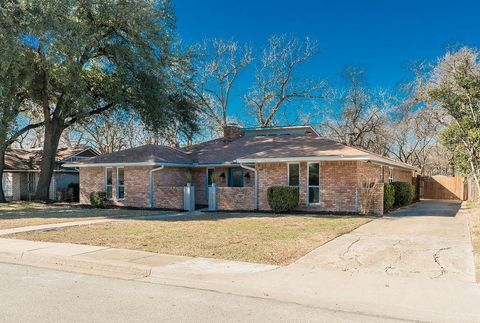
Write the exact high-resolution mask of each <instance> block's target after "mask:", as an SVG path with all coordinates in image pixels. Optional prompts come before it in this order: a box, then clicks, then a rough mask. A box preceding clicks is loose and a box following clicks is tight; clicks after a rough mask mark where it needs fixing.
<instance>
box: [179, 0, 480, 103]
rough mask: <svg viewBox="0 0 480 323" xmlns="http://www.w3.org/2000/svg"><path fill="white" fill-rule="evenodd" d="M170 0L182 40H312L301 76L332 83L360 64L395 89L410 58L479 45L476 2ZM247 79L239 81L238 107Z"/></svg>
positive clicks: (377, 83)
mask: <svg viewBox="0 0 480 323" xmlns="http://www.w3.org/2000/svg"><path fill="white" fill-rule="evenodd" d="M172 1H173V3H174V5H175V9H176V14H177V30H178V33H179V35H180V37H181V39H182V40H183V41H184V42H185V43H186V44H192V43H195V42H198V41H201V40H203V39H206V38H212V37H217V38H227V39H229V38H234V39H236V40H238V41H239V42H248V43H250V44H252V46H254V47H260V46H262V45H264V44H265V42H266V39H267V38H268V37H269V36H270V35H272V34H282V33H288V34H293V35H295V36H298V37H304V36H310V37H311V38H313V39H316V40H317V41H318V42H319V47H320V51H319V53H318V55H317V56H316V57H315V58H314V59H313V60H312V61H311V62H309V63H308V65H306V66H305V67H304V68H303V69H302V75H301V76H302V77H307V78H313V79H319V78H321V79H326V80H327V81H329V83H331V84H334V85H336V86H341V85H342V82H341V77H340V73H341V71H342V69H343V68H344V67H345V66H347V65H359V66H361V67H363V68H365V70H366V73H367V79H368V84H369V85H370V86H372V87H380V88H384V89H391V90H394V89H396V88H397V87H398V85H399V84H401V83H403V82H405V81H408V80H409V79H410V78H411V76H412V75H411V73H410V72H409V67H410V66H411V65H412V64H414V63H415V62H418V61H423V60H430V61H431V60H434V59H436V58H437V57H439V56H441V55H442V54H443V53H444V52H445V50H446V49H447V48H450V47H452V46H459V45H469V46H480V28H479V25H478V13H479V12H480V1H460V0H456V1H445V0H440V1H438V0H437V1H433V0H428V1H421V0H417V1H412V0H408V1H387V0H385V1H380V0H363V1H362V0H358V1H306V0H294V1H285V0H277V1H261V0H256V1H251V0H242V1H226V0H224V1H220V0H204V1H187V0H172ZM248 83H249V80H248V79H246V78H245V77H244V78H243V79H241V82H240V83H239V87H238V88H237V90H236V91H235V98H234V105H235V106H240V105H241V104H242V103H241V93H242V92H243V91H244V90H245V87H246V86H248Z"/></svg>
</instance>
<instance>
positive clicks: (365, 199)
mask: <svg viewBox="0 0 480 323" xmlns="http://www.w3.org/2000/svg"><path fill="white" fill-rule="evenodd" d="M383 186H384V184H383V183H376V184H374V186H373V187H361V188H359V190H358V198H359V211H360V213H362V214H374V215H382V214H383Z"/></svg>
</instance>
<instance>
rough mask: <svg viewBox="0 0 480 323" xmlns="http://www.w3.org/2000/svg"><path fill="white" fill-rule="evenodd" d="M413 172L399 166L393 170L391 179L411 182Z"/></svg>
mask: <svg viewBox="0 0 480 323" xmlns="http://www.w3.org/2000/svg"><path fill="white" fill-rule="evenodd" d="M412 178H413V173H412V171H410V170H402V169H399V168H396V169H394V171H393V180H394V181H397V182H406V183H410V184H412Z"/></svg>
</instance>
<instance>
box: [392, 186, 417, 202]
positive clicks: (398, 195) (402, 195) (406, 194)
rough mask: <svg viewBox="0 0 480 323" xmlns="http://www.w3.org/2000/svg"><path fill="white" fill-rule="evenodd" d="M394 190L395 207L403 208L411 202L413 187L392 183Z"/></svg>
mask: <svg viewBox="0 0 480 323" xmlns="http://www.w3.org/2000/svg"><path fill="white" fill-rule="evenodd" d="M392 185H393V186H394V188H395V206H404V205H408V204H410V203H412V201H413V195H414V192H413V186H412V184H410V183H406V182H393V183H392Z"/></svg>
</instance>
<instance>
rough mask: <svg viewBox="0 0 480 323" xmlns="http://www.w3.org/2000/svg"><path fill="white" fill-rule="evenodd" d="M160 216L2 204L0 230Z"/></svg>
mask: <svg viewBox="0 0 480 323" xmlns="http://www.w3.org/2000/svg"><path fill="white" fill-rule="evenodd" d="M148 214H159V211H144V210H120V209H88V208H79V207H70V206H68V205H62V206H56V205H52V204H41V203H30V202H15V203H8V204H0V230H1V229H10V228H18V227H24V226H29V225H40V224H51V223H63V222H72V221H82V220H92V219H103V218H108V217H123V216H137V215H139V216H140V215H148Z"/></svg>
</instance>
